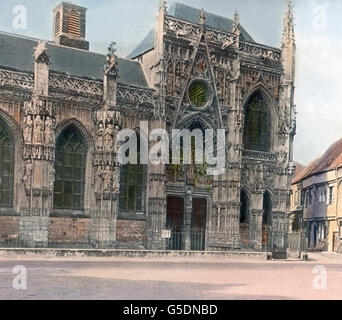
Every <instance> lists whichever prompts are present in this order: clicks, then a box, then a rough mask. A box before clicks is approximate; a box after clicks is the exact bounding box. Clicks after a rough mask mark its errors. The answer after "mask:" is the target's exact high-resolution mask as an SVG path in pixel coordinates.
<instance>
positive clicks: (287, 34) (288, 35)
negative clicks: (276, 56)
mask: <svg viewBox="0 0 342 320" xmlns="http://www.w3.org/2000/svg"><path fill="white" fill-rule="evenodd" d="M289 45H293V46H295V45H296V40H295V32H294V17H293V5H292V1H291V0H288V2H287V9H286V12H285V17H284V27H283V38H282V46H283V47H284V46H289Z"/></svg>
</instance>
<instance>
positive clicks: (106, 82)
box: [0, 1, 296, 251]
mask: <svg viewBox="0 0 342 320" xmlns="http://www.w3.org/2000/svg"><path fill="white" fill-rule="evenodd" d="M85 29H86V9H85V8H82V7H79V6H76V5H73V4H70V3H65V2H62V3H61V4H60V5H58V6H57V7H56V8H55V9H54V39H53V41H40V40H37V39H31V38H26V37H22V36H19V35H14V34H8V33H3V32H0V246H11V245H13V246H30V247H49V246H51V247H53V246H55V247H70V246H71V247H76V248H83V247H84V248H88V247H89V248H91V247H101V248H128V249H129V248H132V249H136V248H138V249H161V250H165V249H166V250H229V249H239V250H240V249H251V250H257V251H260V250H270V249H272V248H274V246H278V247H281V246H285V245H286V244H285V242H286V235H287V229H288V213H289V203H288V197H289V190H290V181H291V178H292V175H293V171H294V165H293V160H292V157H293V153H292V145H293V139H294V136H295V130H296V119H295V116H296V111H295V106H294V79H295V72H294V70H295V50H296V45H295V37H294V23H293V13H292V5H291V1H289V3H288V7H287V9H286V13H285V19H284V31H283V38H282V47H281V49H277V48H273V47H269V46H266V45H261V44H258V43H256V42H255V41H254V40H253V39H252V38H251V36H250V35H249V34H248V32H247V31H246V30H245V29H244V28H243V27H242V26H241V25H240V22H239V16H238V14H237V13H236V14H235V16H234V18H233V19H232V20H230V19H227V18H224V17H220V16H217V15H214V14H211V13H208V12H205V11H204V10H198V9H195V8H192V7H188V6H185V5H182V4H179V3H175V4H173V5H172V6H171V7H170V8H169V9H168V8H167V6H166V1H161V4H160V8H159V11H158V17H157V20H156V23H155V27H154V29H153V30H152V31H151V32H150V33H149V34H148V35H147V37H146V38H145V39H144V40H143V41H142V42H141V43H140V44H139V45H138V46H137V47H136V49H135V50H134V51H133V52H132V53H131V54H130V56H129V57H128V58H125V59H123V58H119V57H117V55H116V54H115V51H116V50H115V48H114V43H112V44H111V45H110V46H109V49H108V54H107V56H105V55H101V54H97V53H92V52H90V51H89V43H88V42H87V41H86V37H85ZM141 121H147V122H148V126H147V127H146V128H142V127H141V126H140V122H141ZM125 128H130V129H133V130H135V131H136V133H137V136H138V137H139V138H141V137H142V138H143V139H145V141H146V139H147V138H148V133H149V132H151V131H152V130H154V129H156V128H158V129H159V128H161V129H166V130H167V131H168V132H170V136H171V130H172V129H189V130H194V129H200V130H202V131H204V130H206V129H213V130H215V131H216V130H217V129H224V130H225V138H226V145H225V154H226V163H225V167H226V171H225V173H224V174H222V175H220V176H212V177H210V176H207V175H206V174H205V170H203V166H200V165H197V164H192V165H190V164H189V165H152V164H149V165H146V164H141V163H138V164H136V165H133V164H126V165H120V163H119V162H118V148H119V142H118V139H117V136H118V132H119V131H120V130H122V129H125ZM139 140H140V139H139ZM152 145H153V143H152V142H151V143H150V146H152ZM138 149H139V148H138ZM138 152H139V150H138Z"/></svg>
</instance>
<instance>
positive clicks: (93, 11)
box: [0, 0, 342, 164]
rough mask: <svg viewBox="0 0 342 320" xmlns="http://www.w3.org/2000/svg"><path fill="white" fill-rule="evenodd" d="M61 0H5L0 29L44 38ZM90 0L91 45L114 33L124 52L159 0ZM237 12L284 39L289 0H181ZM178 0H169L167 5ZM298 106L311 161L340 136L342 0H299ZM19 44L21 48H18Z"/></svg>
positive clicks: (267, 37) (305, 159) (257, 32)
mask: <svg viewBox="0 0 342 320" xmlns="http://www.w3.org/2000/svg"><path fill="white" fill-rule="evenodd" d="M59 2H60V0H0V30H1V31H7V32H12V33H19V34H23V35H27V36H30V37H37V38H42V39H47V40H49V39H51V38H52V9H53V8H54V7H55V6H56V5H57V4H58V3H59ZM72 2H73V3H75V4H79V5H81V6H84V7H87V8H88V11H87V40H89V41H90V45H91V50H92V51H96V52H102V53H105V52H106V48H107V46H108V44H109V43H110V41H116V42H117V47H118V49H119V50H118V54H119V55H120V56H123V57H124V56H126V55H127V54H129V53H130V51H132V50H133V49H134V47H135V45H136V44H137V43H138V42H139V41H141V40H142V39H143V38H144V37H145V35H146V34H147V32H148V31H149V30H150V29H151V28H152V27H153V25H154V23H155V19H156V12H157V8H158V3H159V0H97V1H96V0H73V1H72ZM179 2H182V3H184V4H188V5H192V6H194V7H197V8H204V9H205V10H207V11H210V12H213V13H216V14H219V15H223V16H226V17H231V18H232V17H233V15H234V11H235V10H236V9H237V10H238V11H239V14H240V18H241V24H242V25H243V26H244V27H245V29H246V30H247V31H248V32H249V33H250V34H251V36H252V37H253V38H254V39H255V40H256V41H257V42H259V43H265V44H268V45H272V46H276V47H279V46H280V40H281V31H282V18H283V13H284V8H285V5H286V0H211V1H209V0H179ZM172 3H173V1H170V0H169V6H170V5H171V4H172ZM17 5H23V6H25V7H26V10H27V28H26V29H25V30H22V29H20V30H16V29H15V28H14V27H13V17H14V14H13V8H14V7H15V6H17ZM294 5H295V18H296V38H297V68H296V72H297V77H296V104H297V111H298V124H297V136H296V140H295V160H296V161H298V162H302V163H304V164H308V163H309V162H311V161H313V160H314V159H316V158H317V157H319V156H320V155H321V154H322V153H323V152H324V151H325V150H326V149H327V148H328V147H329V146H330V144H332V143H333V142H334V141H336V140H337V139H339V138H342V103H341V101H342V90H341V88H342V72H341V70H342V59H341V57H342V40H341V30H342V19H340V16H341V13H342V2H341V0H328V1H327V0H296V1H294ZM18 49H20V48H18Z"/></svg>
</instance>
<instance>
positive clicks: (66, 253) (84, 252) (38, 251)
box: [0, 248, 271, 260]
mask: <svg viewBox="0 0 342 320" xmlns="http://www.w3.org/2000/svg"><path fill="white" fill-rule="evenodd" d="M9 255H18V256H21V257H23V256H30V257H32V256H35V257H38V258H40V257H42V258H48V257H50V258H51V257H113V258H114V257H116V258H141V257H146V258H158V257H170V258H181V257H208V258H210V257H216V258H217V257H251V258H258V259H263V260H266V259H267V257H269V256H270V255H271V253H270V252H245V251H167V250H116V249H44V248H34V249H27V248H8V249H7V248H4V249H0V256H6V257H8V256H9Z"/></svg>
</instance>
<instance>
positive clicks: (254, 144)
mask: <svg viewBox="0 0 342 320" xmlns="http://www.w3.org/2000/svg"><path fill="white" fill-rule="evenodd" d="M244 147H245V149H247V150H255V151H263V152H269V149H270V115H269V111H268V107H267V104H266V102H265V100H264V98H263V97H262V95H261V93H260V92H257V93H256V94H254V95H253V96H252V97H251V98H250V100H249V102H248V103H247V105H246V108H245V127H244Z"/></svg>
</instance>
